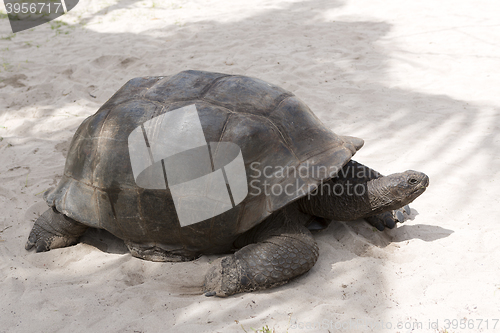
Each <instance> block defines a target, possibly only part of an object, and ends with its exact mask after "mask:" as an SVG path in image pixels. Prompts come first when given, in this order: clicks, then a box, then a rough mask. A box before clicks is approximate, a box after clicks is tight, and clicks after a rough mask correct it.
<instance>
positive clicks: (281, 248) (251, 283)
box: [204, 204, 319, 297]
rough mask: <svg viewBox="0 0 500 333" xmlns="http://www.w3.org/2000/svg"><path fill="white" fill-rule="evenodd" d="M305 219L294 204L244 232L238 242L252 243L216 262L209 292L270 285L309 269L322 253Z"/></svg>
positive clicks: (228, 292) (233, 291) (226, 293)
mask: <svg viewBox="0 0 500 333" xmlns="http://www.w3.org/2000/svg"><path fill="white" fill-rule="evenodd" d="M304 219H305V220H307V216H305V215H304V214H303V213H301V212H300V211H298V207H297V206H296V205H294V204H291V205H289V206H287V207H285V208H283V209H282V210H280V211H278V212H276V213H274V214H273V215H271V216H270V217H269V218H268V219H266V220H265V221H264V222H263V223H261V224H259V225H258V226H257V227H255V228H253V229H251V230H250V231H249V232H247V233H245V234H243V235H242V236H241V237H240V238H239V239H238V240H237V241H236V242H235V243H236V244H238V245H242V244H248V245H246V246H243V247H242V248H241V249H240V250H238V251H237V252H235V253H234V254H232V255H229V256H226V257H223V258H219V259H217V260H216V261H215V262H214V263H212V267H211V268H210V270H209V272H208V273H207V275H206V277H205V284H204V291H205V292H206V294H205V295H206V296H220V297H225V296H230V295H233V294H236V293H241V292H246V291H253V290H259V289H267V288H271V287H275V286H279V285H282V284H284V283H286V282H288V281H289V280H290V279H292V278H294V277H297V276H299V275H302V274H304V273H306V272H307V271H309V270H310V269H311V268H312V267H313V266H314V264H315V263H316V260H317V259H318V255H319V253H318V246H317V245H316V242H315V240H314V239H313V237H312V235H311V232H310V231H309V230H307V228H306V227H304V225H303V222H304Z"/></svg>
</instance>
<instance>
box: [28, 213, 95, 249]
mask: <svg viewBox="0 0 500 333" xmlns="http://www.w3.org/2000/svg"><path fill="white" fill-rule="evenodd" d="M87 228H88V227H87V226H85V225H83V224H81V223H78V222H76V221H75V220H73V219H70V218H69V217H67V216H64V215H63V214H60V213H59V212H57V211H56V210H54V209H52V208H49V209H48V210H46V211H45V212H44V213H43V214H42V215H41V216H40V217H39V218H38V219H37V220H36V222H35V225H34V226H33V229H32V230H31V232H30V235H29V237H28V241H27V242H26V246H25V248H26V250H31V249H32V248H35V250H36V252H45V251H49V250H51V249H57V248H61V247H66V246H70V245H73V244H76V243H78V238H80V236H81V235H82V234H83V233H84V232H85V230H87Z"/></svg>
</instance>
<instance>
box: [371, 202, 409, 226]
mask: <svg viewBox="0 0 500 333" xmlns="http://www.w3.org/2000/svg"><path fill="white" fill-rule="evenodd" d="M410 213H411V209H410V206H408V205H406V206H404V207H403V208H400V209H396V210H393V211H389V212H385V213H381V214H377V215H373V216H369V217H367V218H365V221H366V222H368V223H369V224H371V225H372V226H374V227H375V228H377V229H378V230H379V231H383V230H384V229H385V228H386V227H387V228H389V229H393V228H394V227H395V226H396V224H397V223H403V222H404V221H406V219H407V218H408V216H409V215H410Z"/></svg>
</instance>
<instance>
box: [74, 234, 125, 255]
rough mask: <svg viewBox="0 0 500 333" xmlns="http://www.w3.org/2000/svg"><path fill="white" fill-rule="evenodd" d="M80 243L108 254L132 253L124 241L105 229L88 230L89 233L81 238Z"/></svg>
mask: <svg viewBox="0 0 500 333" xmlns="http://www.w3.org/2000/svg"><path fill="white" fill-rule="evenodd" d="M80 243H83V244H87V245H90V246H93V247H95V248H96V249H98V250H100V251H102V252H106V253H112V254H128V253H130V251H129V250H128V248H127V246H126V245H125V242H124V241H123V240H122V239H120V238H118V237H116V236H115V235H113V234H112V233H110V232H109V231H106V230H104V229H96V228H88V229H87V231H86V232H85V233H84V234H83V235H82V236H81V237H80Z"/></svg>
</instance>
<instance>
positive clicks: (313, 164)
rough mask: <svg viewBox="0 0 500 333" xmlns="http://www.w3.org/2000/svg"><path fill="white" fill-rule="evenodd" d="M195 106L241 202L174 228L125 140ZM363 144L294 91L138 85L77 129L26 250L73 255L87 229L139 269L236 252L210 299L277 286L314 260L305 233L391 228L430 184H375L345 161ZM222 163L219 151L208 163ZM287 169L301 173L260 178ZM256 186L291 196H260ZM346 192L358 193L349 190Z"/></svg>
mask: <svg viewBox="0 0 500 333" xmlns="http://www.w3.org/2000/svg"><path fill="white" fill-rule="evenodd" d="M193 104H194V105H195V106H196V110H197V113H198V116H199V119H200V122H201V125H202V129H203V133H204V136H205V139H206V142H211V143H215V144H217V143H223V142H231V143H233V144H236V145H237V146H238V147H239V148H240V149H241V153H242V156H243V160H244V163H245V171H246V175H247V181H248V183H249V193H248V195H247V196H246V198H245V199H244V200H243V201H242V202H241V203H239V204H237V205H236V206H235V207H234V208H232V209H230V210H228V211H227V212H225V213H222V214H220V215H217V216H215V217H213V218H210V219H207V220H205V221H201V222H198V223H196V224H192V225H188V226H185V227H182V226H181V225H180V223H179V219H178V217H177V213H176V210H175V206H174V202H173V198H172V194H171V192H170V190H169V188H168V187H167V189H166V190H164V189H163V190H154V189H144V188H140V187H138V186H137V185H136V183H135V180H134V176H133V173H132V167H131V160H130V156H129V149H128V137H129V135H130V133H131V132H132V131H133V130H134V129H136V128H138V127H140V126H142V125H143V124H144V123H145V122H146V121H149V120H150V119H152V118H155V117H158V116H160V115H162V114H165V113H167V112H170V111H173V110H177V109H180V108H182V107H185V106H189V105H193ZM339 122H341V119H339ZM220 146H221V147H222V145H220ZM362 146H363V140H361V139H358V138H355V137H350V136H339V135H337V134H335V133H333V132H332V131H331V130H330V129H329V128H327V127H325V126H324V125H323V124H322V123H321V121H320V120H319V119H318V118H317V117H316V116H315V115H314V114H313V113H312V111H311V110H310V109H309V108H308V107H307V105H305V104H304V103H303V102H302V101H301V100H300V99H298V98H297V97H295V96H294V95H293V94H292V93H291V92H289V91H286V90H284V89H282V88H280V87H277V86H275V85H272V84H269V83H267V82H264V81H261V80H259V79H255V78H250V77H246V76H240V75H227V74H222V73H211V72H202V71H184V72H180V73H178V74H176V75H173V76H168V77H163V76H158V77H140V78H135V79H132V80H130V81H129V82H127V83H126V84H125V85H124V86H123V87H122V88H121V89H120V90H119V91H118V92H116V93H115V95H113V96H112V97H111V98H110V99H109V100H108V101H107V102H106V103H105V104H104V105H103V106H102V107H101V108H100V109H99V110H98V111H97V112H96V114H94V115H93V116H90V117H89V118H87V119H86V120H84V122H83V123H82V124H81V125H80V127H79V128H78V130H77V132H76V133H75V136H74V137H73V141H72V142H71V146H70V149H69V151H68V157H67V159H66V165H65V169H64V175H63V178H62V179H61V181H60V182H59V184H58V185H57V187H56V188H55V189H52V190H50V191H48V192H47V193H46V195H45V200H46V201H47V203H48V205H49V209H48V210H47V211H46V212H45V213H44V214H42V215H41V216H40V217H39V218H38V219H37V221H36V222H35V225H34V226H33V229H32V231H31V233H30V235H29V237H28V242H27V244H26V249H28V250H29V249H31V248H35V249H36V251H37V252H40V251H48V250H51V249H55V248H60V247H65V246H70V245H73V244H75V243H77V242H78V238H79V237H80V236H81V235H82V234H83V233H84V232H85V230H86V229H87V228H88V227H92V228H101V229H105V230H107V231H109V232H110V233H112V234H114V235H115V236H117V237H119V238H121V239H123V240H124V242H125V244H126V245H127V246H128V248H129V249H130V252H131V253H132V255H133V256H135V257H138V258H141V259H145V260H152V261H187V260H193V259H195V258H198V257H199V256H200V255H203V254H218V253H221V254H222V253H225V254H227V253H232V254H229V255H227V256H225V257H222V258H220V259H218V260H216V261H215V262H214V263H213V264H212V266H211V267H210V269H209V272H208V273H207V275H206V277H205V283H204V285H203V291H204V292H205V294H206V295H207V296H221V297H224V296H230V295H233V294H236V293H241V292H247V291H253V290H259V289H266V288H271V287H274V286H278V285H282V284H284V283H286V282H288V281H289V280H291V279H293V278H295V277H297V276H299V275H302V274H304V273H306V272H307V271H309V270H310V269H311V267H313V266H314V264H315V262H316V261H317V259H318V246H317V245H316V242H315V241H314V239H313V237H312V234H311V232H310V230H318V229H323V228H326V227H327V226H328V224H329V223H330V222H331V221H332V220H344V221H352V220H356V219H360V218H364V219H365V220H366V221H367V222H368V223H370V224H371V225H373V226H374V227H376V228H377V229H379V230H383V229H384V228H386V227H387V228H393V227H395V225H396V223H397V222H403V221H404V219H405V217H406V216H407V215H408V214H409V207H408V206H407V205H408V204H409V203H410V202H412V201H413V200H414V199H415V198H416V197H418V196H419V195H420V194H422V193H423V191H425V189H426V187H427V186H428V184H429V178H428V177H427V176H426V175H424V174H423V173H420V172H416V171H406V172H403V173H399V174H393V175H389V176H382V175H381V174H380V173H378V172H376V171H374V170H372V169H370V168H368V167H366V166H364V165H362V164H359V163H357V162H355V161H353V160H352V159H351V158H352V156H353V155H354V154H355V153H356V151H357V150H359V149H360V148H361V147H362ZM223 153H224V152H223V151H221V150H218V149H217V150H215V153H214V154H213V156H212V158H213V159H214V160H217V159H218V154H223ZM283 167H288V168H291V169H292V170H293V169H295V170H297V169H301V168H302V169H303V170H306V171H307V172H306V173H305V175H304V174H301V173H286V174H283V173H281V175H280V174H279V172H271V173H266V172H265V170H267V169H269V170H274V171H276V170H279V168H283ZM332 170H333V171H332ZM251 181H256V182H257V183H256V184H257V186H256V187H255V188H254V187H252V188H251V189H250V182H251ZM264 182H265V183H266V184H267V185H266V186H268V188H269V187H271V188H272V186H281V187H282V188H286V189H287V191H286V192H282V193H274V192H267V191H265V188H264V187H263V186H264V185H263V184H264ZM252 184H253V183H252ZM353 186H356V189H357V190H358V193H357V194H356V195H352V193H351V192H349V190H350V189H352V187H353ZM304 188H305V189H307V190H306V191H304V190H303V189H304ZM255 189H256V191H254V190H255ZM314 189H316V190H314ZM332 189H336V190H337V191H332ZM338 190H341V191H338ZM349 193H351V194H349Z"/></svg>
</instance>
